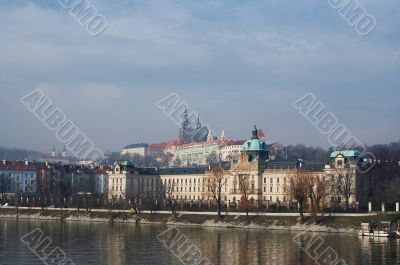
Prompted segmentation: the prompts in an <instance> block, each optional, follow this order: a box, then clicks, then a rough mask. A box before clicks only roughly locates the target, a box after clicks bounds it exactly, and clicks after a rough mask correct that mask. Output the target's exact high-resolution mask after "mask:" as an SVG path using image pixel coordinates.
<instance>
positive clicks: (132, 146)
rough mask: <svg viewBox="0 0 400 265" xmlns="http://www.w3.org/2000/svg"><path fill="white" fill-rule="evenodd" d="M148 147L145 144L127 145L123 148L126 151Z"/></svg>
mask: <svg viewBox="0 0 400 265" xmlns="http://www.w3.org/2000/svg"><path fill="white" fill-rule="evenodd" d="M148 146H149V145H148V144H146V143H139V144H130V145H127V146H126V147H125V149H128V148H140V147H148Z"/></svg>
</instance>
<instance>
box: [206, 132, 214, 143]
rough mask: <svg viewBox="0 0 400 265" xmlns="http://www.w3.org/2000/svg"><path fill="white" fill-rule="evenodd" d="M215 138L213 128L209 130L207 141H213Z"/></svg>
mask: <svg viewBox="0 0 400 265" xmlns="http://www.w3.org/2000/svg"><path fill="white" fill-rule="evenodd" d="M213 140H214V135H213V133H212V131H211V129H209V130H208V135H207V142H211V141H213Z"/></svg>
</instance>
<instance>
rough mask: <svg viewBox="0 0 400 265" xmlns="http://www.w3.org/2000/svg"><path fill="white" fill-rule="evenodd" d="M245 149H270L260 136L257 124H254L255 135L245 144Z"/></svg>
mask: <svg viewBox="0 0 400 265" xmlns="http://www.w3.org/2000/svg"><path fill="white" fill-rule="evenodd" d="M243 151H245V152H247V151H268V148H267V144H266V143H265V142H264V141H263V140H261V139H260V138H258V130H257V126H254V130H253V137H251V139H250V140H248V141H246V142H245V143H244V144H243Z"/></svg>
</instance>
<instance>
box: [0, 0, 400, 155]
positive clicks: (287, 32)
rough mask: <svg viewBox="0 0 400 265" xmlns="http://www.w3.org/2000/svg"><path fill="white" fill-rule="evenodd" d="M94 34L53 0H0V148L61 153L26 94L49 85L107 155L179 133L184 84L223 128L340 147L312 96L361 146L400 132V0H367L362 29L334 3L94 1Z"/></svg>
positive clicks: (186, 97) (238, 134)
mask: <svg viewBox="0 0 400 265" xmlns="http://www.w3.org/2000/svg"><path fill="white" fill-rule="evenodd" d="M90 3H91V4H93V6H95V7H96V8H97V9H98V11H99V13H101V14H102V15H104V17H106V18H107V21H108V27H107V29H106V30H105V31H104V32H103V33H102V34H101V35H99V36H92V35H90V34H89V33H88V32H87V31H86V29H85V27H84V26H82V25H81V24H80V23H79V22H78V21H77V20H76V19H75V18H74V17H73V16H72V15H70V14H69V11H68V10H65V9H64V8H63V7H62V6H61V4H60V3H59V2H58V1H55V0H42V1H41V0H37V1H22V0H3V1H1V2H0V91H1V94H0V113H1V114H0V123H1V127H0V136H1V138H0V146H7V147H24V148H29V149H36V150H42V151H45V150H48V149H50V148H51V147H52V146H53V145H54V144H55V145H56V146H58V147H59V148H61V144H60V143H59V142H58V141H57V139H56V137H55V135H54V133H53V132H50V131H49V130H48V129H47V128H46V127H45V126H44V125H43V124H42V123H41V122H40V121H38V120H37V119H36V118H35V117H34V115H33V114H32V113H30V112H29V111H28V109H27V108H26V107H25V106H23V105H22V104H21V103H20V98H21V97H23V96H24V95H26V94H27V93H29V92H31V91H33V90H34V89H42V90H43V91H44V92H45V94H46V96H48V97H49V98H51V99H52V100H53V102H54V105H55V106H57V107H59V108H61V109H62V110H63V111H64V112H65V114H66V115H67V116H68V118H69V119H71V120H72V121H73V122H74V123H75V124H77V125H78V126H79V128H80V129H81V130H82V131H83V132H85V133H86V134H87V135H88V136H89V137H90V138H91V139H92V140H93V141H94V142H95V144H96V145H98V146H99V147H101V148H103V149H104V150H113V151H116V150H119V149H120V148H121V147H122V146H124V145H126V144H129V143H133V142H159V141H163V140H169V139H174V138H176V137H177V133H178V128H177V126H176V124H174V123H173V122H172V121H171V119H169V118H168V117H167V116H166V115H165V114H164V113H163V111H161V110H160V109H158V108H157V105H156V102H157V101H159V100H160V99H162V98H165V97H167V96H168V95H170V94H171V93H176V94H177V95H179V97H180V98H181V99H182V100H183V101H184V102H186V103H187V104H188V105H189V108H190V110H191V111H195V112H197V113H199V114H200V115H201V119H202V120H203V121H204V122H206V123H207V124H209V125H210V127H211V128H213V129H214V130H215V131H216V132H220V131H221V130H222V129H225V132H226V135H227V136H230V137H232V138H248V137H249V136H250V130H251V127H252V126H253V125H254V124H257V125H258V126H259V127H261V128H263V130H264V131H265V133H266V134H267V137H268V139H270V140H271V141H280V142H282V143H284V144H296V143H304V144H307V145H312V146H324V147H327V146H329V142H328V140H327V137H326V136H323V135H321V134H320V133H319V132H318V130H317V129H315V127H314V126H313V125H312V124H310V123H309V122H308V121H307V120H306V119H305V118H304V117H302V116H301V115H300V113H299V112H298V111H297V110H296V109H294V108H293V107H292V102H293V101H294V100H296V99H298V98H300V97H302V96H304V95H305V94H307V93H313V94H314V95H315V96H316V97H317V98H318V99H319V100H320V101H321V102H323V104H324V105H325V107H326V109H327V110H329V111H332V113H334V114H335V115H336V117H337V118H338V119H339V121H340V122H341V123H343V124H344V125H346V126H347V127H348V128H349V129H350V130H351V132H352V133H353V134H354V135H355V136H357V137H358V138H359V139H360V140H361V141H362V142H364V143H367V144H375V143H388V142H391V141H398V140H399V139H400V136H399V132H400V115H399V112H400V103H399V98H400V90H399V88H400V87H399V81H400V75H399V70H400V67H399V66H400V60H399V59H400V34H399V33H400V28H399V26H398V25H399V22H400V12H399V10H400V2H399V1H398V0H380V1H376V0H368V1H367V0H360V3H361V4H362V5H363V6H364V7H365V8H366V10H368V12H369V13H371V14H372V15H373V16H374V17H375V18H376V21H377V26H376V29H375V30H374V31H373V32H372V33H371V34H370V35H368V36H360V35H359V34H358V33H357V32H356V30H355V28H354V27H352V26H351V25H349V24H348V23H347V22H346V21H345V20H344V19H343V18H342V17H341V16H340V15H339V14H338V12H337V10H335V9H333V8H332V7H331V6H330V5H329V3H328V0H325V1H324V0H322V1H321V0H253V1H242V0H202V1H198V0H179V1H178V0H170V1H165V0H146V1H143V0H129V1H128V0H118V1H106V0H104V1H100V0H99V1H97V0H96V1H95V0H91V1H90Z"/></svg>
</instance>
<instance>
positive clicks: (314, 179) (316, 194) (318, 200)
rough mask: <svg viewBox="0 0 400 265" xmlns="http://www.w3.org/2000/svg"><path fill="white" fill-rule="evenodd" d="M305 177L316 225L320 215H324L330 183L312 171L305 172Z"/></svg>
mask: <svg viewBox="0 0 400 265" xmlns="http://www.w3.org/2000/svg"><path fill="white" fill-rule="evenodd" d="M303 175H304V176H303V177H304V181H305V184H306V186H307V189H308V199H309V200H310V208H311V212H312V216H313V219H314V223H318V221H319V220H318V213H323V209H324V207H325V202H326V197H327V189H328V183H327V181H326V178H325V177H324V176H321V175H319V174H318V173H315V172H312V171H304V172H303Z"/></svg>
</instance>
